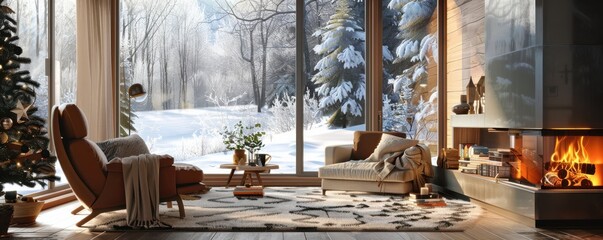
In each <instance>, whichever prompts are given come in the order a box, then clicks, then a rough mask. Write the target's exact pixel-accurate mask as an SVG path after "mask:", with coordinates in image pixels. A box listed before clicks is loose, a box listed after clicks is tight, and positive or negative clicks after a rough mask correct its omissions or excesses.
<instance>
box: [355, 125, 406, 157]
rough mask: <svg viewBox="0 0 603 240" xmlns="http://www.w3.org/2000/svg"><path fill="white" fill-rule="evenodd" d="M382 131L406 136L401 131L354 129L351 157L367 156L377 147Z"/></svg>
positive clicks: (402, 136)
mask: <svg viewBox="0 0 603 240" xmlns="http://www.w3.org/2000/svg"><path fill="white" fill-rule="evenodd" d="M384 133H386V134H390V135H394V136H397V137H401V138H406V133H401V132H381V131H355V132H354V147H353V149H352V158H351V159H366V158H368V157H369V156H370V155H371V154H372V153H373V151H375V148H377V145H378V144H379V142H380V141H381V135H382V134H384Z"/></svg>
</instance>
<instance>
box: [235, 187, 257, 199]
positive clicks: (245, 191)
mask: <svg viewBox="0 0 603 240" xmlns="http://www.w3.org/2000/svg"><path fill="white" fill-rule="evenodd" d="M232 193H233V194H234V195H235V196H237V197H249V196H259V197H261V196H264V187H262V186H249V187H246V186H238V187H236V188H235V189H234V191H232Z"/></svg>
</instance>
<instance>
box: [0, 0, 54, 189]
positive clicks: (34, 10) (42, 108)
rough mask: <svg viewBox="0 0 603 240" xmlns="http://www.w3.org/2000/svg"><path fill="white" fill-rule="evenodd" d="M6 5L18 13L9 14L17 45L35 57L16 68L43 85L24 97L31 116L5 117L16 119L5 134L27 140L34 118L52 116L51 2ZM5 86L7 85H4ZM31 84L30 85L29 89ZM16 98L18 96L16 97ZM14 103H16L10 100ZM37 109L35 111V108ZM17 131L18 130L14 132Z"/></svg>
mask: <svg viewBox="0 0 603 240" xmlns="http://www.w3.org/2000/svg"><path fill="white" fill-rule="evenodd" d="M2 5H6V6H8V7H9V8H11V9H12V10H13V11H14V13H12V14H9V16H10V17H12V18H13V19H14V20H15V21H16V22H17V24H16V25H15V27H16V28H17V32H16V36H18V37H19V40H17V41H15V44H16V45H17V46H19V47H21V48H22V49H23V53H22V54H21V55H20V56H21V57H26V58H30V59H31V63H30V64H21V66H20V68H18V69H17V70H16V71H29V76H31V80H33V81H36V82H38V83H39V84H40V86H39V87H37V88H34V89H33V90H34V91H35V93H36V94H35V98H31V99H29V98H27V97H25V98H20V99H22V104H23V106H24V107H25V108H29V109H30V110H29V111H28V112H27V113H28V114H27V115H29V117H28V118H27V119H26V118H21V119H16V116H15V115H14V114H12V112H11V111H9V112H8V113H10V114H9V115H6V116H5V115H3V116H2V118H5V117H10V118H12V121H13V124H12V127H10V128H9V129H6V127H5V128H3V131H2V132H3V133H5V134H6V135H7V136H9V140H8V141H10V142H18V141H20V140H22V139H23V137H24V136H26V137H32V136H33V133H31V132H30V131H32V130H30V129H32V128H31V127H28V126H31V124H29V123H30V122H31V121H35V120H34V117H40V118H43V119H46V120H47V119H48V100H49V99H48V78H47V77H46V69H45V66H46V58H47V57H48V21H47V19H48V17H47V16H48V8H47V1H44V0H36V1H18V0H11V1H5V2H4V3H3V4H2ZM3 87H4V86H3ZM27 87H29V85H27V86H26V88H27ZM8 96H13V95H12V94H8V95H3V97H5V99H6V97H8ZM13 97H15V96H13ZM10 104H12V103H10ZM35 108H37V110H36V111H35V112H32V110H33V109H35ZM19 121H22V122H21V123H22V124H20V126H19V127H23V126H25V127H26V128H27V129H28V131H29V132H28V134H21V132H20V131H19V130H16V129H17V124H16V123H17V122H19ZM32 127H33V126H32ZM45 128H46V129H48V121H47V122H46V126H45ZM14 131H16V133H15V132H14ZM4 189H5V190H17V191H18V192H19V193H20V194H27V193H31V192H35V191H39V190H41V189H43V188H42V187H41V186H40V185H36V186H35V187H33V188H29V187H26V186H17V185H10V184H6V185H4Z"/></svg>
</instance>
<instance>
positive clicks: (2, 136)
mask: <svg viewBox="0 0 603 240" xmlns="http://www.w3.org/2000/svg"><path fill="white" fill-rule="evenodd" d="M7 142H8V134H6V133H0V143H2V144H5V143H7Z"/></svg>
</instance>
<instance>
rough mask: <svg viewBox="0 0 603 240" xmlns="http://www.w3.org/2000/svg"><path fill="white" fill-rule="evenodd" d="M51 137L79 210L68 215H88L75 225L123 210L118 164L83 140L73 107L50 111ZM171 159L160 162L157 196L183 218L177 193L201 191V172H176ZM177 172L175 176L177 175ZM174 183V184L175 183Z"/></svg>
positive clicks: (82, 123)
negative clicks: (173, 204) (84, 212)
mask: <svg viewBox="0 0 603 240" xmlns="http://www.w3.org/2000/svg"><path fill="white" fill-rule="evenodd" d="M51 121H52V126H51V134H52V138H53V140H54V146H55V149H56V154H57V156H58V159H59V163H60V164H61V167H62V169H63V172H64V173H65V177H66V178H67V181H68V182H69V185H70V186H71V188H72V190H73V192H74V194H75V196H76V197H77V199H78V200H79V202H80V203H81V206H80V207H78V208H77V209H75V210H74V211H72V212H71V213H72V214H77V213H78V212H80V211H81V210H83V209H84V208H85V209H88V210H90V211H91V213H90V214H89V215H88V216H86V217H84V218H83V219H82V220H81V221H79V222H78V223H76V226H78V227H80V226H82V225H83V224H84V223H86V222H88V221H90V220H91V219H92V218H94V217H96V216H97V215H99V214H100V213H103V212H109V211H115V210H120V209H125V207H126V200H125V190H124V179H123V173H122V163H121V162H120V161H119V160H118V159H115V160H112V161H111V162H108V161H107V158H106V156H105V154H104V153H103V152H102V151H101V149H100V148H99V147H98V146H97V144H96V143H94V142H92V141H90V140H89V139H87V138H86V136H87V134H88V125H87V120H86V117H85V116H84V114H83V113H82V112H81V110H80V109H79V108H78V107H77V106H76V105H75V104H63V105H61V106H60V107H59V106H54V107H53V108H52V120H51ZM173 163H174V159H172V158H171V157H165V158H162V159H160V171H159V183H160V184H159V195H160V199H161V202H168V206H171V201H173V200H176V201H177V202H178V209H179V212H180V217H181V218H183V217H184V216H185V213H184V206H183V203H182V199H181V198H180V195H179V193H190V192H195V191H202V190H204V189H205V185H203V184H202V183H200V181H201V180H202V178H203V172H201V171H196V170H195V171H191V170H190V169H187V170H183V171H176V168H175V167H174V166H173ZM177 172H178V173H177ZM177 181H178V182H177Z"/></svg>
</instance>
